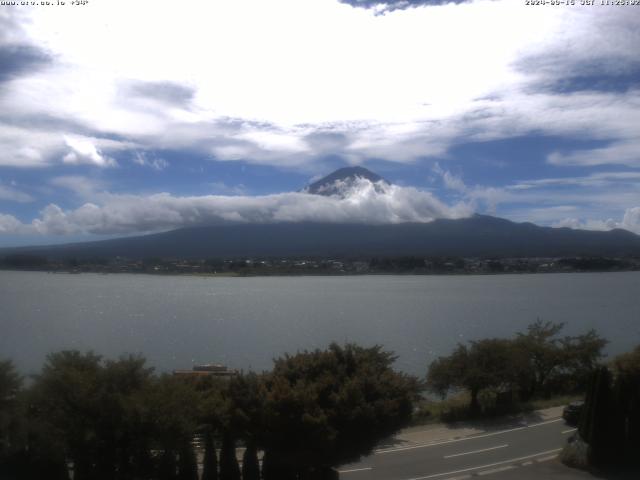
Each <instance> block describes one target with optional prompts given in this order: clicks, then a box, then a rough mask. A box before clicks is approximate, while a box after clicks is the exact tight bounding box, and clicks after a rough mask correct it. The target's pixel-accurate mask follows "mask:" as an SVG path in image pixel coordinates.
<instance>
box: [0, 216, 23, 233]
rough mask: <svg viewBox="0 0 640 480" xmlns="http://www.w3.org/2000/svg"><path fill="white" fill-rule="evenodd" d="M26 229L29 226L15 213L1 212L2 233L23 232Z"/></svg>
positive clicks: (0, 226) (0, 231) (0, 227)
mask: <svg viewBox="0 0 640 480" xmlns="http://www.w3.org/2000/svg"><path fill="white" fill-rule="evenodd" d="M26 229H28V228H27V227H26V226H25V225H24V224H23V223H21V222H20V220H18V219H17V218H16V217H14V216H13V215H6V214H4V213H0V233H7V234H11V233H22V232H23V231H24V230H26Z"/></svg>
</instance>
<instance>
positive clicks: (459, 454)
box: [444, 443, 509, 458]
mask: <svg viewBox="0 0 640 480" xmlns="http://www.w3.org/2000/svg"><path fill="white" fill-rule="evenodd" d="M508 446H509V444H508V443H505V444H504V445H498V446H497V447H489V448H483V449H482V450H474V451H473V452H464V453H454V454H453V455H445V457H444V458H454V457H461V456H463V455H471V454H472V453H482V452H488V451H489V450H497V449H499V448H506V447H508Z"/></svg>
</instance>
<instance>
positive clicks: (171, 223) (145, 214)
mask: <svg viewBox="0 0 640 480" xmlns="http://www.w3.org/2000/svg"><path fill="white" fill-rule="evenodd" d="M343 193H346V192H343ZM102 198H103V202H102V203H101V204H99V205H98V204H96V203H85V204H84V205H82V206H81V207H79V208H77V209H74V210H63V209H62V208H60V207H59V206H58V205H54V204H51V205H48V206H47V207H46V208H45V209H44V210H42V212H41V214H40V217H39V218H37V219H34V220H33V221H32V222H31V223H30V224H22V223H20V222H18V223H15V222H14V221H13V220H15V219H13V220H11V219H5V227H4V229H5V230H4V231H5V232H10V231H11V229H12V228H13V229H14V230H17V229H21V230H30V231H32V232H37V233H41V234H54V235H66V234H75V233H91V234H114V233H119V234H125V233H141V232H151V231H159V230H168V229H173V228H179V227H186V226H195V225H204V224H212V223H226V222H241V223H277V222H331V223H369V224H384V223H402V222H429V221H432V220H434V219H436V218H443V217H444V218H459V217H464V216H468V215H470V214H471V213H472V210H471V208H470V207H469V206H468V205H466V204H464V203H458V204H455V205H452V206H449V205H446V204H445V203H443V202H441V201H440V200H438V199H437V198H435V197H434V196H433V195H432V194H431V193H429V192H425V191H420V190H417V189H415V188H409V187H399V186H393V185H389V184H386V183H384V182H378V183H373V182H370V181H368V180H365V179H360V180H358V181H357V182H354V183H353V184H351V186H350V191H349V192H348V194H347V195H345V196H344V197H343V196H332V197H326V196H322V195H312V194H307V193H300V192H296V193H281V194H274V195H264V196H242V195H237V196H223V195H206V196H191V197H177V196H173V195H170V194H168V193H160V194H156V195H150V196H138V195H103V196H102Z"/></svg>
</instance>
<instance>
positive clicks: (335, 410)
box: [262, 344, 418, 478]
mask: <svg viewBox="0 0 640 480" xmlns="http://www.w3.org/2000/svg"><path fill="white" fill-rule="evenodd" d="M394 360H395V357H394V356H393V355H392V354H391V353H389V352H385V351H383V350H382V348H381V347H379V346H376V347H372V348H363V347H359V346H356V345H353V344H347V345H345V346H344V347H342V346H339V345H337V344H332V345H331V346H330V347H329V348H328V349H327V350H315V351H311V352H307V351H305V352H302V353H298V354H296V355H293V356H290V355H285V356H284V357H282V358H279V359H276V360H275V367H274V369H273V372H272V374H271V375H270V376H269V377H268V378H267V379H266V382H265V383H266V397H265V428H264V432H265V433H264V434H265V437H264V438H263V439H262V441H263V445H264V448H265V450H266V454H267V466H266V467H265V470H266V472H267V474H266V475H267V478H277V477H275V474H272V473H271V472H272V471H277V472H278V474H279V475H285V476H286V475H288V472H289V471H292V472H293V473H294V474H295V473H299V474H304V473H305V472H306V471H308V470H310V469H314V470H321V469H328V468H330V467H333V466H335V465H339V464H341V463H346V462H348V461H353V460H356V459H358V458H359V457H360V456H361V455H364V454H367V453H369V452H371V450H372V449H373V448H374V447H375V445H376V444H377V443H378V442H379V441H380V440H381V439H382V438H385V437H387V436H389V435H391V434H393V433H394V432H396V431H397V430H398V429H400V428H402V427H403V426H404V425H406V424H407V423H408V422H409V420H410V418H411V413H412V406H413V401H414V400H415V398H416V397H417V392H418V382H417V380H416V379H415V378H413V377H410V376H407V375H404V374H400V373H397V372H395V371H394V370H393V369H392V368H391V365H392V364H393V362H394ZM281 478H284V477H281Z"/></svg>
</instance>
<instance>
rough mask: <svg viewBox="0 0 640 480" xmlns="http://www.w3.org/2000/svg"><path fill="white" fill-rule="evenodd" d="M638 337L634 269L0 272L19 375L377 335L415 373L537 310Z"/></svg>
mask: <svg viewBox="0 0 640 480" xmlns="http://www.w3.org/2000/svg"><path fill="white" fill-rule="evenodd" d="M538 317H540V318H542V319H544V320H552V321H556V322H559V321H562V322H566V323H567V326H566V329H565V332H566V333H567V334H575V333H580V332H584V331H586V330H587V329H589V328H595V329H597V330H598V331H599V332H600V333H601V334H602V335H603V336H605V337H606V338H608V339H609V340H610V341H611V343H610V345H609V347H608V350H609V352H610V353H619V352H621V351H625V350H628V349H630V348H631V347H632V346H634V345H637V344H640V272H632V273H596V274H544V275H494V276H358V277H272V278H200V277H180V276H171V277H170V276H149V275H127V274H121V275H98V274H80V275H69V274H50V273H40V272H6V271H4V272H0V358H1V357H9V358H12V359H13V360H14V361H15V362H16V364H17V365H18V367H19V368H20V369H21V370H22V371H23V372H25V373H27V372H31V371H36V370H37V369H39V367H40V366H41V364H42V362H43V360H44V357H45V355H46V354H47V353H48V352H50V351H55V350H60V349H67V348H75V349H80V350H88V349H92V350H94V351H95V352H98V353H101V354H103V355H106V356H108V357H115V356H118V355H120V354H121V353H125V352H135V353H142V354H144V355H145V356H146V357H147V358H148V359H149V362H150V363H151V364H152V365H154V366H156V367H157V368H158V369H160V370H171V369H173V368H181V367H185V368H190V366H191V364H192V362H199V363H203V362H220V363H225V364H227V365H229V367H232V368H243V369H249V368H251V369H255V370H262V369H266V368H269V367H270V366H271V359H272V358H273V357H275V356H278V355H280V354H282V353H284V352H295V351H296V350H299V349H306V348H314V347H324V346H326V345H327V344H328V343H329V342H331V341H338V342H345V341H355V342H358V343H361V344H364V345H373V344H376V343H379V344H382V345H384V346H385V347H386V348H387V349H390V350H393V351H395V352H396V354H397V355H398V357H399V358H398V361H397V367H398V368H400V369H402V370H405V371H407V372H410V373H415V374H423V373H424V372H425V370H426V368H427V365H428V363H429V362H430V361H431V360H432V359H433V358H434V356H436V355H439V354H446V353H448V352H449V350H450V349H451V348H452V347H453V346H454V345H455V344H456V343H457V342H460V341H465V340H469V339H476V338H483V337H489V336H509V335H512V334H513V333H514V332H516V331H522V330H523V329H524V328H525V327H526V325H527V324H529V323H531V322H532V321H535V320H536V318H538Z"/></svg>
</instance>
